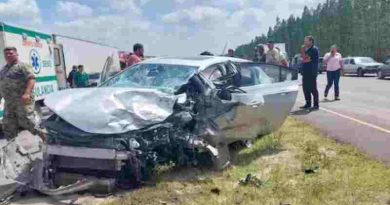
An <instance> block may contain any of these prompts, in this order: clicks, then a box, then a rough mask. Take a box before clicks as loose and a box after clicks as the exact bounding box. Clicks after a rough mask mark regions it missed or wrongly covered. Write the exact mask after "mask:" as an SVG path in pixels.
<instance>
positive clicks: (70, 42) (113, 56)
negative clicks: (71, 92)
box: [53, 34, 120, 88]
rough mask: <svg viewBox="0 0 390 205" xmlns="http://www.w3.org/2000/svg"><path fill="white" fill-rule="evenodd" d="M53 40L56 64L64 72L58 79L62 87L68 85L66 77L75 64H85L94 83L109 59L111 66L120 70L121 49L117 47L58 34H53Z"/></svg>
mask: <svg viewBox="0 0 390 205" xmlns="http://www.w3.org/2000/svg"><path fill="white" fill-rule="evenodd" d="M53 40H54V61H55V66H56V69H57V71H59V72H62V76H61V78H59V79H58V81H59V86H60V88H62V87H64V86H65V87H67V86H66V80H65V77H66V76H67V75H68V74H69V72H70V71H71V70H72V66H73V65H76V66H77V65H83V66H84V70H85V72H86V73H88V75H89V76H90V82H91V83H94V84H96V83H97V81H99V76H100V73H101V72H102V69H103V67H104V66H105V64H106V63H107V60H108V59H110V60H111V62H112V65H111V66H114V67H115V68H116V69H117V70H118V71H119V70H120V61H119V51H118V49H117V48H115V47H112V46H108V45H104V44H100V43H96V42H91V41H86V40H80V39H76V38H72V37H67V36H62V35H57V34H54V35H53Z"/></svg>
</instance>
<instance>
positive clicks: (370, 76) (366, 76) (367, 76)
mask: <svg viewBox="0 0 390 205" xmlns="http://www.w3.org/2000/svg"><path fill="white" fill-rule="evenodd" d="M342 77H345V78H375V77H377V76H376V75H375V74H374V75H367V74H366V75H364V76H363V77H360V76H357V75H348V74H346V75H343V76H342Z"/></svg>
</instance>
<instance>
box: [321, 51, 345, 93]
mask: <svg viewBox="0 0 390 205" xmlns="http://www.w3.org/2000/svg"><path fill="white" fill-rule="evenodd" d="M324 64H325V65H326V72H327V73H326V75H327V79H328V84H327V85H326V88H325V99H326V98H327V97H328V93H329V90H330V88H331V87H332V85H333V84H334V95H335V98H334V100H340V90H339V89H340V88H339V81H340V75H341V72H342V70H343V69H344V64H343V57H342V56H341V54H340V53H339V52H338V48H337V46H336V45H333V46H332V47H331V48H330V52H329V53H327V54H325V56H324Z"/></svg>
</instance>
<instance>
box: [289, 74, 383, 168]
mask: <svg viewBox="0 0 390 205" xmlns="http://www.w3.org/2000/svg"><path fill="white" fill-rule="evenodd" d="M325 86H326V74H322V75H319V77H318V87H319V92H320V107H321V109H320V110H319V111H312V112H307V111H302V110H299V106H302V105H303V104H304V97H303V92H302V90H301V91H300V94H299V96H298V100H297V103H296V106H295V107H294V110H293V112H292V114H293V115H294V116H296V117H297V118H298V119H301V120H303V121H305V122H307V123H309V124H311V125H313V126H315V127H317V128H319V129H320V130H322V131H323V132H324V133H325V134H327V135H328V136H329V137H331V138H334V139H336V140H337V141H339V142H342V143H348V144H352V145H354V146H356V147H357V148H359V149H360V150H362V151H364V152H366V153H367V154H368V155H369V156H371V157H373V158H375V159H377V160H380V161H382V162H384V163H385V164H387V165H389V166H390V79H386V80H378V79H377V78H376V77H375V76H374V75H373V76H367V77H356V76H345V77H342V78H341V81H340V88H341V91H340V93H341V94H340V97H341V101H333V95H334V94H333V88H332V89H331V91H330V93H329V96H328V99H329V102H326V101H324V97H323V96H324V89H325Z"/></svg>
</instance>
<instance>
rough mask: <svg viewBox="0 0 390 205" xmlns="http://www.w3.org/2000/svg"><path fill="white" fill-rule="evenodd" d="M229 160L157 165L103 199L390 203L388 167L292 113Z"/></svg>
mask: <svg viewBox="0 0 390 205" xmlns="http://www.w3.org/2000/svg"><path fill="white" fill-rule="evenodd" d="M232 162H233V163H232V166H231V167H230V168H229V169H227V170H225V171H223V172H216V171H211V170H209V169H205V168H204V169H202V168H165V169H161V170H160V171H158V173H157V174H156V179H155V181H156V186H152V187H145V188H142V189H139V190H136V191H132V192H129V193H126V194H125V195H123V196H122V197H119V198H116V199H114V200H111V201H107V202H105V203H103V205H133V204H159V205H160V204H161V205H162V204H166V205H169V204H207V205H213V204H224V205H225V204H245V205H247V204H256V205H258V204H267V205H268V204H270V205H314V204H315V205H322V204H324V205H351V204H354V205H360V204H361V205H366V204H367V205H369V204H378V205H379V204H380V205H390V169H389V168H388V167H386V166H385V165H383V164H381V163H379V162H376V161H374V160H371V159H368V157H367V156H366V155H364V154H362V153H361V152H360V151H358V150H357V149H356V148H354V147H352V146H349V145H342V144H339V143H336V142H335V141H334V140H331V139H329V138H326V137H324V136H323V135H322V134H321V133H320V132H319V131H318V130H316V129H314V128H312V127H310V126H309V125H307V124H304V123H302V122H300V121H298V120H296V119H294V118H289V119H288V120H287V121H286V123H285V124H284V126H283V127H282V128H281V129H280V130H279V131H278V132H276V133H274V134H270V135H267V136H264V137H262V138H260V139H258V140H257V141H256V142H255V143H254V145H253V146H252V147H251V148H249V149H241V150H237V151H235V153H234V154H233V160H232ZM248 174H250V175H248ZM240 181H241V182H240Z"/></svg>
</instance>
